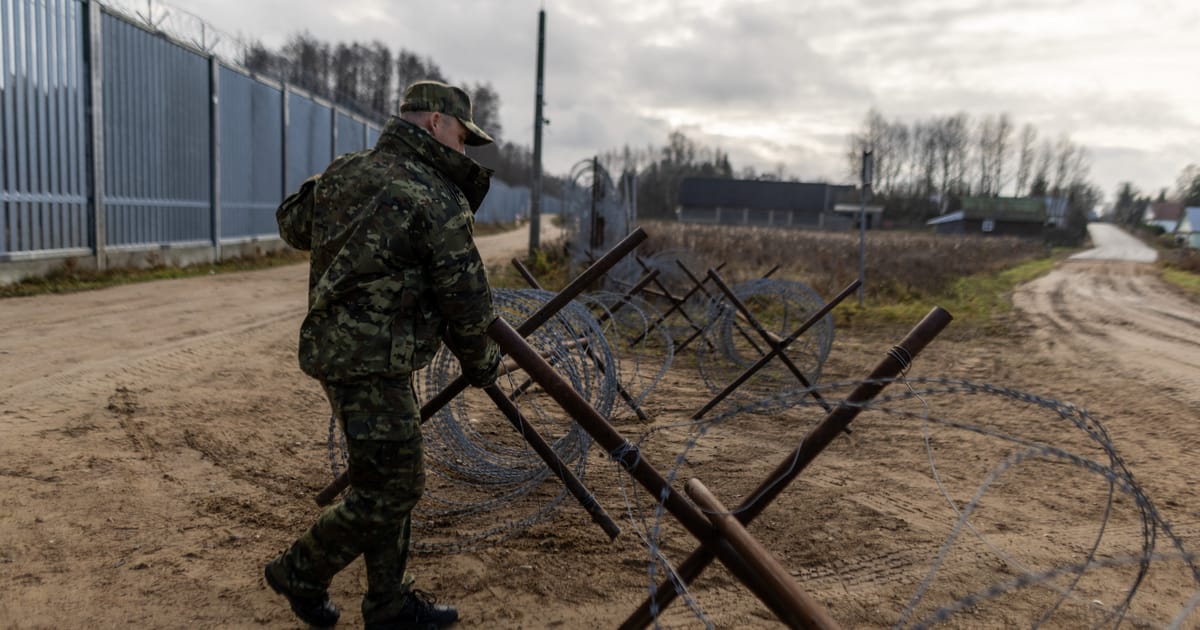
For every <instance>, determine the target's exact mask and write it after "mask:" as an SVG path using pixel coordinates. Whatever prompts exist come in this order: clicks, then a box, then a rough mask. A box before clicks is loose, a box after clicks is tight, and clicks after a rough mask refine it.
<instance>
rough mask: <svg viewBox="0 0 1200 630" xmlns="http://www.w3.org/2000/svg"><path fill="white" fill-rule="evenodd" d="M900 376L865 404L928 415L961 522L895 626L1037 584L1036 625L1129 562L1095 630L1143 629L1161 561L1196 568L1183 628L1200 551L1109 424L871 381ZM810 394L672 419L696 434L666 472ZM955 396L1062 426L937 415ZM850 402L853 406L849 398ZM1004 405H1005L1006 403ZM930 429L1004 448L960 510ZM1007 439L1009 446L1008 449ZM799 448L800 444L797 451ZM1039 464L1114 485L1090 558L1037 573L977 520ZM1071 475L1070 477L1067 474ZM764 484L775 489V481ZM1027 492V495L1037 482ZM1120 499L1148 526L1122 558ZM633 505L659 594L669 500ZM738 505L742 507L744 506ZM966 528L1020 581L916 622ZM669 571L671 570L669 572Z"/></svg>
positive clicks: (912, 383) (1033, 399)
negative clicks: (1140, 602) (1160, 503)
mask: <svg viewBox="0 0 1200 630" xmlns="http://www.w3.org/2000/svg"><path fill="white" fill-rule="evenodd" d="M896 382H900V383H902V384H903V385H904V387H905V388H904V389H902V390H899V391H893V392H891V393H889V394H888V395H885V396H879V397H877V398H875V399H874V400H872V401H870V402H868V403H863V404H860V405H857V406H858V407H860V408H861V409H862V410H863V411H877V412H881V413H882V414H884V415H885V416H886V417H893V418H897V419H900V420H902V421H904V422H911V421H920V422H921V423H922V425H923V428H924V431H925V440H924V447H925V449H926V451H927V455H928V457H929V461H930V468H931V471H932V474H933V477H934V478H935V479H938V480H939V481H938V491H939V492H940V493H941V494H942V496H943V499H944V500H945V501H946V502H947V503H948V504H949V505H950V508H951V511H952V513H953V514H954V515H955V521H956V522H955V525H954V527H953V528H952V530H951V533H950V534H949V535H948V536H947V537H946V539H945V540H944V541H943V542H942V544H941V547H940V549H938V550H937V553H936V554H935V555H934V556H933V557H934V560H933V561H932V563H931V566H930V568H929V570H928V571H927V573H926V577H925V579H924V580H922V582H921V584H920V585H919V587H918V589H917V592H916V593H915V594H914V595H913V597H912V598H911V600H910V601H909V604H908V606H907V607H906V609H905V611H904V612H903V613H902V615H901V618H900V619H899V620H898V621H897V623H896V626H895V627H897V628H901V627H916V628H925V627H928V626H930V625H932V624H936V623H939V622H942V621H945V620H947V619H949V618H950V617H951V616H953V615H954V614H955V613H958V612H961V611H963V610H967V609H969V608H971V607H973V606H976V605H978V604H980V603H982V602H985V601H987V600H991V599H995V598H997V597H1000V596H1003V595H1005V594H1007V593H1010V592H1012V591H1015V590H1018V589H1023V588H1027V587H1031V586H1038V587H1041V588H1048V589H1050V590H1051V591H1053V592H1056V593H1057V594H1058V597H1057V599H1055V600H1054V602H1053V603H1052V604H1050V605H1048V606H1047V607H1046V609H1045V610H1043V611H1042V612H1041V614H1040V616H1039V618H1038V619H1037V620H1036V621H1035V622H1034V626H1035V627H1037V626H1040V625H1041V624H1043V623H1046V622H1048V621H1049V620H1051V619H1052V618H1053V616H1054V615H1055V613H1057V612H1058V611H1059V610H1060V609H1061V608H1062V606H1063V605H1064V604H1065V603H1066V602H1068V601H1071V602H1082V603H1083V604H1085V605H1088V606H1096V605H1097V602H1094V601H1091V600H1090V598H1088V597H1085V596H1083V595H1081V594H1080V593H1077V592H1076V588H1077V587H1078V585H1079V579H1080V578H1081V577H1082V576H1083V575H1084V574H1086V573H1088V572H1094V571H1098V570H1101V569H1104V568H1112V567H1121V566H1132V567H1135V568H1136V574H1135V575H1134V576H1133V577H1132V578H1130V580H1129V582H1128V584H1127V586H1126V587H1125V589H1124V592H1123V594H1122V597H1121V600H1120V602H1119V603H1117V604H1116V605H1114V606H1108V607H1105V608H1104V619H1103V620H1102V621H1101V622H1099V623H1097V624H1096V627H1100V626H1102V625H1112V626H1114V627H1115V626H1119V625H1120V623H1121V622H1122V620H1125V619H1130V618H1131V617H1132V618H1133V619H1134V621H1136V622H1137V623H1138V624H1139V625H1144V624H1150V623H1152V622H1150V621H1148V620H1146V619H1145V618H1143V616H1142V615H1134V614H1133V612H1132V610H1131V606H1132V603H1133V602H1134V599H1135V596H1136V594H1137V593H1138V591H1139V589H1141V588H1143V587H1144V586H1145V582H1144V580H1145V577H1146V575H1147V573H1148V571H1149V569H1150V567H1151V564H1152V563H1159V564H1162V563H1167V562H1180V563H1182V564H1183V566H1184V567H1185V568H1186V570H1187V576H1188V577H1187V579H1188V581H1190V582H1191V583H1192V584H1193V585H1194V586H1195V587H1196V588H1197V589H1198V590H1197V592H1196V594H1195V595H1193V596H1192V597H1191V598H1190V599H1188V601H1187V603H1186V604H1185V605H1184V606H1183V608H1182V609H1181V610H1180V611H1178V613H1177V614H1176V615H1175V616H1174V617H1173V619H1172V621H1171V625H1170V627H1171V628H1178V627H1182V624H1183V622H1184V621H1186V620H1187V619H1188V618H1189V616H1190V615H1191V614H1192V613H1193V612H1194V611H1195V610H1196V609H1197V607H1198V606H1200V557H1197V555H1196V554H1193V553H1191V552H1190V551H1188V550H1187V549H1185V546H1184V543H1183V540H1182V539H1181V538H1180V537H1179V536H1178V535H1177V534H1175V532H1174V531H1173V529H1172V527H1171V524H1170V523H1169V521H1167V520H1166V519H1165V518H1164V517H1163V515H1162V514H1161V513H1160V512H1159V511H1158V510H1157V508H1156V507H1155V506H1154V504H1153V502H1152V501H1151V499H1150V497H1149V496H1148V495H1147V494H1146V492H1145V491H1144V489H1143V488H1142V487H1141V486H1140V485H1139V484H1138V482H1137V481H1136V480H1135V479H1134V477H1133V474H1132V473H1131V472H1130V471H1129V470H1128V468H1127V467H1126V465H1125V464H1124V461H1123V459H1122V458H1121V456H1120V455H1119V453H1118V451H1117V449H1116V447H1115V445H1114V444H1113V442H1112V440H1111V438H1110V437H1109V434H1108V432H1107V430H1106V429H1105V427H1104V426H1103V424H1102V423H1100V422H1099V421H1098V420H1097V419H1096V418H1095V417H1094V416H1093V415H1092V414H1091V413H1089V412H1088V411H1086V410H1084V409H1082V408H1080V407H1077V406H1075V405H1073V404H1071V403H1064V402H1059V401H1056V400H1052V399H1048V398H1043V397H1040V396H1036V395H1034V394H1029V393H1026V392H1021V391H1017V390H1013V389H1009V388H1003V387H997V386H994V385H988V384H979V383H973V382H970V381H964V380H955V379H942V378H918V379H907V378H903V377H902V378H900V379H886V380H881V381H872V383H876V384H881V385H887V384H891V383H896ZM860 384H862V382H861V381H860V382H846V383H835V384H827V385H823V386H821V387H819V388H817V389H822V390H826V391H841V390H846V389H852V388H854V387H857V386H858V385H860ZM810 393H811V392H807V391H793V392H785V393H781V394H776V395H774V396H770V397H766V398H763V399H761V400H758V401H754V402H752V403H749V404H744V405H741V406H739V407H736V408H732V409H728V410H727V411H725V412H724V413H722V414H721V415H717V416H712V417H709V418H706V419H704V420H700V421H695V422H690V423H681V424H677V425H672V426H673V427H679V426H690V428H691V429H692V431H693V434H692V436H691V438H690V439H689V440H688V442H687V444H686V445H685V446H684V448H683V450H682V451H681V452H680V453H679V455H678V456H677V457H676V460H675V466H674V467H673V468H672V469H671V470H670V471H669V473H668V475H667V479H668V481H669V482H670V483H671V484H674V482H675V480H676V479H677V477H678V475H679V472H680V471H681V469H683V467H684V466H685V465H686V463H687V456H688V453H689V452H690V451H691V450H692V449H693V448H694V447H695V446H696V445H697V444H698V442H699V441H700V440H701V439H702V438H703V437H704V436H705V435H706V434H708V433H709V431H710V430H712V429H713V428H715V427H717V426H720V425H721V424H723V423H725V422H727V421H729V420H730V419H732V418H734V417H736V416H738V415H741V414H744V413H780V412H783V411H786V410H788V409H793V408H796V407H800V406H807V405H815V404H818V403H816V402H815V401H814V400H813V399H812V398H811V397H810V395H809V394H810ZM955 395H965V396H988V397H994V398H997V399H999V401H1003V402H1005V403H1008V404H1015V405H1021V406H1024V407H1025V408H1027V409H1028V410H1032V411H1033V412H1036V410H1041V412H1049V413H1050V414H1051V415H1053V416H1057V418H1058V420H1059V421H1060V422H1056V423H1034V422H1024V423H1020V424H1017V425H1014V426H1008V425H1006V426H1004V428H1003V429H1002V428H999V427H996V426H989V425H988V424H986V423H985V424H976V423H969V422H962V421H957V420H953V419H950V418H945V417H940V416H937V415H935V414H934V413H933V412H932V407H931V402H930V401H931V400H932V401H934V402H936V401H937V399H938V398H940V397H948V396H955ZM914 401H916V402H919V403H920V408H919V409H917V410H913V409H909V408H906V407H908V406H911V403H912V402H914ZM843 404H846V403H844V402H843ZM997 404H1000V402H998V403H997ZM1002 417H1003V415H997V416H991V417H989V418H988V421H991V422H993V423H999V421H998V418H1002ZM930 427H942V428H946V429H952V430H956V431H962V432H966V433H969V434H973V435H975V436H981V437H985V438H987V439H989V440H993V441H994V442H995V443H996V444H997V445H998V448H999V449H1000V451H1001V452H1000V453H999V455H1000V457H999V462H998V463H997V464H996V465H995V466H993V468H992V470H991V471H990V473H989V474H988V475H987V476H986V478H985V479H984V480H983V481H982V482H981V483H980V484H979V485H978V486H977V488H976V490H975V491H974V493H973V494H972V496H971V499H970V500H969V501H967V502H966V503H965V504H964V505H963V506H962V507H959V506H958V504H957V503H956V502H955V501H954V500H953V499H952V498H951V496H950V494H949V492H948V491H947V490H946V488H945V487H944V486H943V485H942V483H941V480H940V479H941V476H940V474H939V472H938V469H939V464H938V462H937V457H936V456H935V455H934V453H935V449H934V448H933V446H932V445H931V443H930V439H929V435H928V430H929V428H930ZM666 428H669V427H656V428H655V429H653V430H651V431H647V432H646V433H644V434H643V435H642V436H641V438H640V439H639V440H638V441H637V443H639V444H640V443H643V442H645V441H646V440H648V439H650V438H651V437H652V436H653V434H654V433H656V432H658V431H662V430H664V429H666ZM1048 435H1049V436H1050V437H1051V439H1052V440H1054V441H1058V442H1061V443H1062V444H1061V445H1054V444H1050V443H1048V442H1047V441H1046V440H1045V439H1039V438H1046V437H1047V436H1048ZM940 443H941V444H943V445H944V444H945V440H941V441H940ZM1004 445H1010V446H1007V447H1006V446H1004ZM1069 447H1074V448H1075V449H1076V450H1082V451H1085V452H1092V453H1095V454H1096V455H1098V456H1099V457H1088V456H1086V455H1082V454H1079V453H1077V452H1072V451H1071V450H1069ZM1011 449H1016V450H1011ZM798 450H799V449H798V448H797V452H798ZM1005 452H1007V455H1005V454H1004V453H1005ZM1034 461H1044V462H1054V463H1059V464H1066V465H1069V466H1071V467H1074V468H1075V469H1078V470H1080V471H1082V472H1083V473H1084V474H1085V475H1088V476H1095V477H1098V478H1100V479H1101V480H1102V482H1103V483H1104V484H1105V486H1106V487H1107V488H1108V492H1107V498H1106V499H1105V501H1104V504H1103V506H1101V510H1100V511H1101V513H1102V515H1101V517H1100V518H1099V521H1098V522H1097V523H1096V534H1095V538H1094V540H1093V543H1092V544H1091V545H1090V547H1089V548H1088V550H1087V551H1086V552H1084V553H1083V554H1082V556H1083V557H1082V559H1081V560H1080V561H1077V562H1068V563H1066V564H1063V565H1061V566H1059V567H1055V568H1053V569H1050V570H1045V569H1035V568H1032V567H1028V566H1026V565H1025V564H1024V563H1022V562H1020V561H1019V560H1017V559H1015V558H1014V557H1013V555H1012V554H1010V553H1008V552H1006V551H1004V549H1003V545H1001V544H999V543H998V542H996V541H994V540H991V539H990V538H989V537H988V536H987V535H986V534H984V533H983V531H982V530H981V529H979V528H977V527H975V526H974V525H973V523H972V517H973V516H974V515H975V514H976V512H977V510H978V508H979V507H980V506H981V504H982V503H983V501H984V498H985V497H986V496H987V495H988V494H989V493H991V492H995V491H996V487H997V482H998V481H999V480H1000V479H1001V478H1002V477H1004V476H1005V475H1010V474H1015V472H1016V471H1017V470H1018V469H1019V468H1020V467H1021V466H1022V465H1023V464H1027V463H1029V462H1034ZM797 463H798V462H796V461H794V462H793V470H794V466H795V465H796V464H797ZM790 474H791V471H789V472H788V473H786V474H785V475H782V476H781V477H780V478H777V480H776V482H775V483H782V479H783V478H784V477H786V476H787V475H790ZM1065 477H1066V476H1065V475H1063V476H1060V477H1059V479H1063V478H1065ZM764 487H770V485H767V486H764ZM1023 489H1024V490H1025V491H1026V492H1028V488H1023ZM1077 490H1078V486H1077V485H1076V486H1070V487H1067V488H1066V491H1067V492H1072V491H1077ZM1118 496H1125V497H1129V498H1131V499H1132V505H1133V514H1132V516H1133V517H1134V519H1135V520H1136V522H1137V523H1138V524H1139V527H1138V529H1140V530H1141V533H1140V536H1138V537H1137V539H1138V540H1139V542H1138V543H1136V547H1137V551H1136V552H1135V553H1131V554H1125V555H1122V556H1120V557H1115V556H1114V557H1101V551H1100V549H1101V541H1102V540H1103V541H1106V542H1109V541H1111V539H1113V538H1115V537H1116V536H1115V535H1114V534H1110V533H1109V529H1110V528H1109V524H1110V522H1111V520H1112V519H1113V518H1115V517H1116V514H1115V512H1116V510H1117V508H1118V502H1117V500H1116V497H1118ZM760 498H761V497H757V496H756V497H751V498H749V499H746V500H745V501H744V502H743V505H752V504H754V503H755V502H757V501H758V500H759V499H760ZM1122 505H1123V504H1122ZM627 510H629V511H630V513H631V520H632V521H633V522H634V523H635V524H638V526H639V527H640V529H639V531H638V532H637V533H638V535H639V536H640V537H641V539H642V540H643V541H645V543H646V546H647V549H648V554H649V557H648V560H647V573H648V577H649V583H650V589H649V590H650V597H651V598H654V597H655V595H656V590H657V580H656V576H657V574H658V573H659V572H661V571H663V570H669V566H670V565H669V562H668V561H667V559H666V557H665V555H664V554H663V551H662V548H661V538H660V537H661V530H662V527H663V526H664V525H665V523H664V520H663V517H664V514H665V507H664V505H663V503H662V501H661V498H660V501H659V502H658V503H657V505H656V506H655V508H654V510H653V515H652V516H650V515H647V514H646V513H645V511H644V506H642V505H641V503H640V502H639V501H637V500H634V501H628V502H627ZM734 511H735V512H736V511H737V510H734ZM967 533H969V534H970V535H971V536H972V537H974V539H976V540H977V541H978V542H980V543H982V544H983V545H984V546H985V547H986V548H987V549H988V550H989V551H990V552H991V553H993V554H994V555H995V556H996V557H998V558H1000V559H1001V560H1002V561H1003V562H1004V563H1005V565H1006V566H1008V567H1009V568H1010V570H1012V571H1014V572H1017V573H1018V574H1019V575H1018V577H1016V578H1013V579H1010V580H1006V581H1004V582H1001V583H997V584H993V585H991V586H987V587H983V588H980V589H979V590H977V591H975V592H973V593H972V594H970V595H967V596H965V597H959V598H958V599H956V600H955V601H953V602H951V603H949V604H947V605H942V606H940V607H937V608H936V609H935V610H933V611H931V612H926V613H921V615H922V616H921V619H920V621H917V622H915V623H913V624H911V625H909V622H910V619H912V618H914V617H916V616H917V615H918V611H919V610H920V609H922V608H923V604H924V603H925V602H926V600H927V599H928V598H929V597H930V596H931V591H930V585H931V583H932V582H933V580H934V579H935V577H936V576H937V575H938V573H939V572H940V571H941V570H942V569H943V568H944V566H945V565H946V564H947V563H948V562H950V560H948V558H949V554H948V552H949V550H950V549H951V547H954V546H956V545H960V544H962V542H963V540H964V538H963V537H964V535H966V534H967ZM1160 537H1161V538H1165V540H1166V543H1167V544H1168V545H1169V547H1171V550H1170V551H1168V552H1163V551H1160V550H1159V549H1158V548H1159V546H1160V543H1159V538H1160ZM1111 542H1112V543H1115V544H1118V545H1120V544H1123V542H1124V541H1122V540H1116V541H1111ZM1114 553H1115V552H1114V551H1113V550H1112V549H1106V550H1105V551H1104V555H1105V556H1113V554H1114ZM668 575H670V574H669V573H668ZM1062 576H1069V577H1071V578H1072V580H1071V581H1070V583H1069V584H1068V585H1067V586H1061V585H1059V584H1057V583H1056V582H1055V580H1056V579H1057V578H1059V577H1062ZM671 578H672V579H671V583H672V585H673V588H674V589H675V590H676V591H677V592H678V593H679V594H680V595H682V596H683V597H684V598H685V601H687V602H688V606H689V610H691V612H692V614H693V615H694V616H695V617H696V618H697V619H698V620H699V621H701V622H703V623H704V624H705V625H706V626H709V627H711V625H712V624H711V621H709V620H708V619H707V618H706V617H705V616H704V614H703V612H702V610H701V609H700V608H699V607H698V606H697V605H694V604H693V603H692V600H693V599H694V598H692V597H691V594H690V593H688V589H687V588H686V586H685V585H683V584H682V583H681V582H680V581H679V580H678V579H676V578H675V577H674V576H671ZM960 579H961V578H960ZM962 586H964V585H962V584H956V587H957V588H958V589H961V587H962ZM651 612H652V613H653V614H654V616H655V619H656V621H657V616H658V614H659V612H660V611H659V610H658V609H657V606H652V610H651Z"/></svg>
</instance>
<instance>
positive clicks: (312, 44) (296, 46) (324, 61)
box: [282, 31, 332, 98]
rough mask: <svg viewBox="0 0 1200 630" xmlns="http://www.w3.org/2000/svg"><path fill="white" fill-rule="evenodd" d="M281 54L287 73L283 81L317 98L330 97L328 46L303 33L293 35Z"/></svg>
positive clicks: (307, 33) (309, 34) (306, 32)
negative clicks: (285, 61) (284, 60)
mask: <svg viewBox="0 0 1200 630" xmlns="http://www.w3.org/2000/svg"><path fill="white" fill-rule="evenodd" d="M282 54H283V57H284V59H286V60H287V65H288V72H287V76H286V77H284V79H285V80H286V81H287V82H288V83H291V84H292V85H296V86H299V87H300V88H303V89H305V90H308V91H309V92H312V93H313V94H315V95H317V96H322V97H325V98H329V97H330V92H331V91H332V90H331V89H330V76H329V72H330V65H331V64H330V59H329V57H330V54H329V44H326V43H325V42H322V41H320V40H318V39H317V38H316V37H314V36H313V34H312V33H309V32H308V31H305V32H303V33H300V34H298V35H293V36H292V37H291V38H290V39H289V40H288V41H287V43H285V44H284V45H283V50H282Z"/></svg>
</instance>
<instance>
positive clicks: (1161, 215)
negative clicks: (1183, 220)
mask: <svg viewBox="0 0 1200 630" xmlns="http://www.w3.org/2000/svg"><path fill="white" fill-rule="evenodd" d="M1182 216H1183V204H1182V203H1179V202H1178V201H1155V202H1154V203H1151V204H1150V205H1148V206H1146V213H1145V214H1144V215H1142V221H1143V222H1144V223H1145V224H1146V225H1157V226H1158V227H1161V228H1162V229H1163V231H1164V232H1174V231H1175V228H1176V227H1178V226H1179V219H1180V217H1182Z"/></svg>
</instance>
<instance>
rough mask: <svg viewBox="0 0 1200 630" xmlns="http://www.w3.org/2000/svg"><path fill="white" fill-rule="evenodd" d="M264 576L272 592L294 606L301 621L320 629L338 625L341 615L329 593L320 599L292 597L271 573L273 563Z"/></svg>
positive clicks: (294, 610)
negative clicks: (330, 599)
mask: <svg viewBox="0 0 1200 630" xmlns="http://www.w3.org/2000/svg"><path fill="white" fill-rule="evenodd" d="M263 575H265V576H266V578H267V586H270V587H271V590H273V591H275V592H276V593H279V594H280V595H283V596H284V597H286V598H287V600H288V603H289V604H291V605H292V612H294V613H296V616H297V617H299V618H300V621H303V622H304V623H307V624H309V625H310V626H316V627H318V628H332V627H333V626H334V625H336V624H337V622H338V617H339V616H340V615H341V613H340V612H338V609H337V606H334V605H333V602H331V601H329V594H328V593H322V594H321V596H320V597H300V596H297V595H292V594H291V593H289V592H288V591H287V588H286V586H285V585H284V584H283V583H282V582H280V581H279V580H277V579H276V578H275V576H274V575H273V574H272V573H271V563H267V568H266V569H265V570H264V571H263Z"/></svg>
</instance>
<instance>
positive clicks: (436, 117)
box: [425, 112, 442, 135]
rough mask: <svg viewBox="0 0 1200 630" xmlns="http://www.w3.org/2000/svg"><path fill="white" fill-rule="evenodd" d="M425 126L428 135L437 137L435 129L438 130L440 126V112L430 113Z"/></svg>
mask: <svg viewBox="0 0 1200 630" xmlns="http://www.w3.org/2000/svg"><path fill="white" fill-rule="evenodd" d="M425 125H426V129H428V130H429V133H431V134H434V135H437V129H438V127H440V126H441V125H442V113H441V112H432V113H430V114H429V118H428V119H426V122H425Z"/></svg>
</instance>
